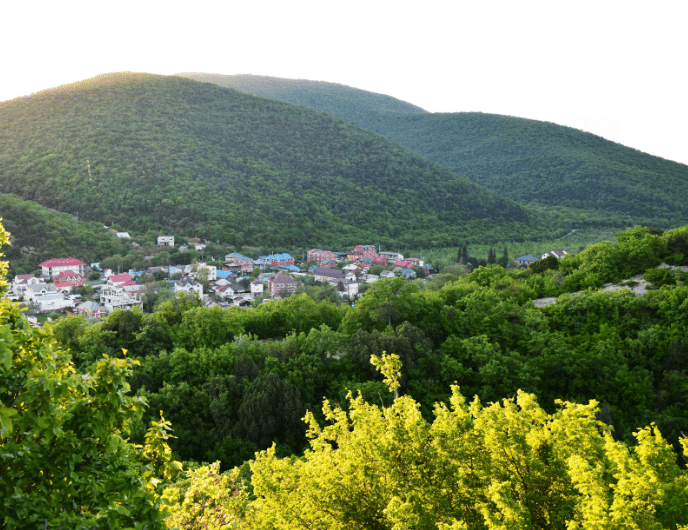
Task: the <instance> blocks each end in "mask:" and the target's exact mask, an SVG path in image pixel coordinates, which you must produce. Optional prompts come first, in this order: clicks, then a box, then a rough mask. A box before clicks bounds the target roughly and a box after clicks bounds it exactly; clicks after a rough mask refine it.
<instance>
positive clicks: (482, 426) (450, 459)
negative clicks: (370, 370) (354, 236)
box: [246, 355, 688, 530]
mask: <svg viewBox="0 0 688 530" xmlns="http://www.w3.org/2000/svg"><path fill="white" fill-rule="evenodd" d="M376 364H377V365H378V367H379V368H380V369H381V370H382V371H383V373H384V375H385V382H386V383H387V384H388V385H389V389H390V391H392V392H394V391H395V389H396V387H397V386H398V369H399V366H398V359H396V358H395V356H386V355H383V357H382V359H378V360H376ZM323 411H324V414H325V418H326V420H327V425H326V426H325V427H321V425H320V424H319V423H318V422H317V421H316V420H315V417H314V416H313V415H312V414H311V413H307V414H306V418H305V420H306V421H307V423H308V425H309V431H308V437H309V438H310V449H309V450H307V451H306V452H305V453H304V456H303V458H301V459H285V458H278V457H277V455H276V453H275V449H274V447H273V448H272V449H269V450H268V451H264V452H261V453H260V454H259V455H257V458H256V459H255V461H253V462H251V470H252V472H253V476H252V479H251V483H252V486H253V487H254V493H255V495H256V500H255V501H254V502H253V503H252V506H251V507H250V512H249V513H250V515H249V516H248V517H247V519H246V520H247V521H248V522H249V523H250V526H251V527H253V528H261V529H278V528H279V529H287V530H291V529H306V528H308V529H311V528H317V529H326V528H327V529H337V530H339V529H341V530H344V529H349V528H366V529H385V530H387V529H389V530H398V529H427V530H430V529H437V528H439V529H442V530H451V529H464V530H468V529H470V530H498V529H506V528H510V529H517V530H527V529H528V530H530V529H537V530H550V529H555V530H557V529H561V530H570V529H584V528H610V529H619V530H620V529H625V528H654V529H658V530H659V529H676V528H684V526H681V525H686V524H687V523H688V511H687V510H686V502H688V475H687V474H686V472H685V471H683V470H681V469H680V468H679V466H678V465H677V464H676V461H675V459H676V455H675V454H674V453H673V451H672V449H671V447H670V446H669V445H668V444H667V443H666V442H665V441H664V439H663V438H662V436H661V434H660V433H659V431H658V430H657V429H656V428H654V427H651V428H648V429H643V430H641V431H639V432H638V433H637V439H638V445H637V447H635V448H633V449H630V450H629V448H628V447H626V446H625V445H623V444H621V443H618V442H615V441H614V440H613V439H612V437H611V436H610V435H609V434H608V432H605V431H607V427H606V426H605V425H604V424H602V423H601V422H599V421H597V420H596V419H595V415H596V412H597V406H596V403H595V402H591V403H590V404H588V405H579V404H572V403H562V402H560V403H559V404H558V410H557V411H556V412H554V413H553V414H547V413H546V412H545V411H544V410H543V409H542V408H541V407H540V406H539V405H538V403H537V402H536V400H535V397H534V396H533V395H530V394H526V393H523V392H520V391H519V392H518V393H517V395H516V396H515V397H514V398H512V399H505V400H504V401H503V402H502V403H493V404H491V405H489V406H486V407H483V406H482V405H481V403H480V401H479V400H478V399H477V398H476V399H475V400H474V401H473V402H472V403H471V404H470V405H468V404H467V403H466V402H465V400H464V398H463V397H462V396H461V394H460V393H459V390H458V387H456V386H454V387H452V394H451V398H450V400H449V404H444V403H442V404H437V405H436V406H435V410H434V414H435V419H434V421H433V422H428V421H426V420H425V419H424V418H423V416H422V415H421V414H420V410H419V405H418V404H417V403H416V402H415V401H414V400H413V399H412V398H411V397H409V396H402V397H398V398H396V399H394V402H393V404H392V405H391V406H389V407H383V408H380V407H378V406H375V405H372V404H370V403H367V402H365V401H364V400H363V398H362V397H361V396H360V395H359V396H358V397H354V396H353V395H351V394H349V407H348V412H347V411H345V410H343V409H341V408H338V407H337V408H332V407H331V406H330V404H329V403H328V402H325V404H324V406H323ZM683 445H684V447H688V443H686V441H685V440H683Z"/></svg>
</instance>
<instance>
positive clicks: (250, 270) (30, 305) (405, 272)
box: [7, 233, 570, 321]
mask: <svg viewBox="0 0 688 530" xmlns="http://www.w3.org/2000/svg"><path fill="white" fill-rule="evenodd" d="M125 234H126V233H123V237H124V235H125ZM126 235H127V236H128V234H126ZM156 246H157V247H158V251H159V252H160V253H164V255H166V254H167V250H168V249H169V250H170V251H172V252H175V253H184V252H188V251H189V250H194V251H196V253H192V254H194V255H198V256H203V257H205V255H204V253H203V252H204V250H205V248H206V244H204V243H199V242H196V243H183V244H180V245H176V246H175V238H174V236H159V237H158V238H157V245H156ZM215 250H217V248H215ZM569 253H570V252H569V251H558V250H554V251H551V252H548V253H546V254H544V255H543V256H542V259H544V258H546V257H548V256H554V257H556V258H560V257H563V256H564V255H566V254H569ZM161 255H163V254H161ZM146 258H148V259H149V261H152V262H156V260H155V256H146ZM538 259H539V258H536V257H534V256H530V255H526V256H520V257H518V258H516V259H515V262H514V265H517V266H522V267H523V266H528V265H530V264H531V263H534V262H535V261H538ZM157 261H159V260H157ZM476 261H477V260H476ZM480 264H483V263H482V262H481V263H480ZM40 267H41V271H40V273H36V274H20V275H17V276H15V277H14V279H13V280H12V282H11V284H10V289H9V291H8V294H7V296H8V297H9V298H11V299H12V300H17V301H20V302H21V303H23V304H24V305H25V307H26V309H27V316H28V317H29V318H30V319H31V320H36V321H37V320H38V319H39V318H40V315H48V314H54V313H67V314H78V315H83V316H85V317H86V318H88V319H98V318H101V317H103V316H104V315H106V314H108V313H110V312H112V311H114V310H116V309H124V310H127V309H131V308H133V307H138V308H139V309H141V310H143V311H148V312H149V311H152V310H153V308H154V306H155V304H156V303H158V302H160V301H162V300H164V299H166V298H171V297H182V296H186V297H198V298H199V299H200V300H202V302H203V304H204V305H205V306H206V307H221V308H229V307H242V308H249V307H254V306H256V305H257V304H260V303H263V302H265V301H268V300H280V299H282V298H285V297H287V296H290V295H291V294H294V293H297V292H305V291H306V290H307V289H308V288H309V287H318V288H323V287H325V288H326V289H325V290H327V293H328V294H329V295H330V296H331V297H334V300H339V301H338V302H337V303H350V304H353V303H355V301H356V299H357V298H358V297H360V296H361V295H362V294H363V293H364V292H365V290H366V289H367V286H368V285H370V284H372V283H374V282H376V281H378V280H380V279H385V278H393V277H403V278H404V279H406V280H408V281H421V282H424V281H426V279H431V278H433V277H435V276H437V273H438V271H437V270H436V269H435V268H434V267H432V266H431V265H430V264H427V263H425V261H424V260H423V259H421V258H417V257H405V256H403V255H402V254H400V253H398V252H390V251H380V250H379V249H377V248H376V247H375V246H374V245H357V246H355V247H353V248H351V249H349V250H347V251H341V252H337V251H334V250H327V249H319V248H313V249H310V250H308V252H307V253H305V254H304V255H303V256H302V258H301V259H296V258H295V257H294V256H292V255H290V254H288V253H273V254H266V255H257V257H250V256H246V255H244V254H241V253H238V252H229V253H227V254H225V255H224V256H221V257H219V259H217V258H216V259H213V258H212V256H208V260H207V261H196V260H195V259H194V260H193V262H190V263H187V264H177V265H163V264H161V265H158V266H151V267H147V268H146V269H145V270H134V269H130V270H128V271H126V272H125V271H120V270H117V271H115V270H112V269H110V268H103V267H101V264H100V263H90V264H86V263H84V262H83V261H81V260H79V259H78V258H75V257H66V258H64V257H59V258H53V259H49V260H47V261H45V262H43V263H41V264H40ZM327 288H329V290H328V289H327Z"/></svg>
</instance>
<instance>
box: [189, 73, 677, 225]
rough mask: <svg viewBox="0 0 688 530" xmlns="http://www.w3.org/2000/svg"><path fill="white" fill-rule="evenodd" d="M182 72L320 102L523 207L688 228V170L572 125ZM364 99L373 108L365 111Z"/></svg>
mask: <svg viewBox="0 0 688 530" xmlns="http://www.w3.org/2000/svg"><path fill="white" fill-rule="evenodd" d="M181 75H184V76H187V77H190V78H193V79H196V80H199V81H205V82H211V83H216V84H219V85H221V86H227V87H230V88H236V89H237V90H242V89H245V88H246V87H247V86H249V84H250V86H251V90H252V91H253V92H254V93H259V94H261V95H264V96H265V97H272V98H275V99H280V100H283V101H289V102H291V103H296V104H303V105H311V104H312V105H313V106H315V108H318V109H319V110H323V111H325V112H329V113H333V114H336V115H338V116H340V117H343V118H344V119H347V120H349V121H351V122H353V123H356V124H357V125H360V126H361V127H364V128H367V129H369V130H372V131H374V132H377V133H378V134H381V135H383V136H385V137H387V138H389V139H391V140H393V141H395V142H397V143H399V144H400V145H403V146H405V147H407V148H409V149H411V150H413V151H415V152H417V153H419V154H421V155H423V156H425V157H427V158H429V159H431V160H433V161H434V162H436V163H438V164H440V165H441V166H442V167H445V168H447V169H449V170H450V171H453V172H455V173H457V174H460V175H463V176H465V177H467V178H469V179H471V180H472V181H473V182H476V183H478V184H481V185H483V186H484V187H486V188H487V189H490V190H492V191H494V192H496V193H498V194H500V195H502V196H505V197H508V198H511V199H513V200H516V201H519V202H522V203H525V204H531V205H537V206H544V207H550V206H556V207H565V208H570V209H572V210H574V211H576V212H578V213H579V214H580V215H582V216H584V217H585V216H595V217H599V218H601V219H605V220H606V222H608V223H609V224H612V225H616V226H630V225H634V224H655V225H659V226H663V227H670V226H679V225H681V224H685V223H686V222H688V206H686V204H685V202H686V201H684V200H682V199H681V197H686V196H688V166H686V165H684V164H680V163H678V162H674V161H670V160H666V159H663V158H660V157H656V156H653V155H649V154H647V153H643V152H642V151H639V150H637V149H633V148H630V147H626V146H623V145H621V144H617V143H615V142H612V141H610V140H606V139H604V138H601V137H599V136H596V135H594V134H592V133H587V132H584V131H579V130H578V129H574V128H572V127H566V126H562V125H557V124H554V123H551V122H541V121H537V120H531V119H527V118H518V117H513V116H502V115H496V114H487V113H479V112H467V113H428V112H413V113H404V112H403V111H401V110H399V111H398V112H390V111H388V110H386V109H385V107H384V105H383V104H382V102H384V101H386V100H385V99H384V98H388V97H390V96H382V95H379V94H377V95H376V94H375V93H369V92H367V91H362V90H360V89H351V90H348V91H347V90H346V86H345V85H336V84H333V85H334V86H333V87H329V88H327V87H324V86H323V84H326V83H324V82H317V83H315V82H309V81H307V80H290V79H283V78H269V77H265V76H249V75H241V76H221V75H218V74H213V75H207V74H198V73H196V74H181ZM325 90H330V93H331V97H330V98H329V99H328V100H327V101H323V100H322V99H321V100H318V99H317V98H315V99H313V98H312V97H311V94H316V95H317V94H318V93H321V92H323V91H325ZM335 95H338V96H337V97H340V98H341V99H340V100H339V101H337V100H336V98H335ZM393 99H394V98H393ZM311 100H312V101H311ZM357 101H358V102H359V103H358V104H359V105H360V107H359V108H362V109H365V111H359V110H357V107H356V105H357V103H356V102H357ZM397 101H399V100H397ZM401 103H403V104H404V105H406V106H407V108H412V107H414V106H413V105H412V104H410V103H406V102H401ZM401 103H400V107H399V109H401V108H404V107H403V105H401ZM376 104H377V105H378V106H379V108H377V109H376V108H375V105H376ZM418 109H419V108H418ZM420 110H422V109H420ZM657 183H660V184H661V185H660V186H656V185H655V184H657Z"/></svg>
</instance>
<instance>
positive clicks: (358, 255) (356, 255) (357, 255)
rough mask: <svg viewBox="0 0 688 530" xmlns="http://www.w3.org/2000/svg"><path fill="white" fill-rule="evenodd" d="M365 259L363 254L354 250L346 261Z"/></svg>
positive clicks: (347, 256)
mask: <svg viewBox="0 0 688 530" xmlns="http://www.w3.org/2000/svg"><path fill="white" fill-rule="evenodd" d="M363 257H364V255H363V252H361V251H359V250H356V249H354V250H352V251H350V252H349V253H348V254H347V255H346V261H358V260H360V259H363Z"/></svg>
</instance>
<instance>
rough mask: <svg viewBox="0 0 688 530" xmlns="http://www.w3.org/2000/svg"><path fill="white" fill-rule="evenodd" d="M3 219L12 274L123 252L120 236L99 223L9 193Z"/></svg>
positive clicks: (0, 213)
mask: <svg viewBox="0 0 688 530" xmlns="http://www.w3.org/2000/svg"><path fill="white" fill-rule="evenodd" d="M0 217H2V224H3V225H4V226H5V228H6V229H7V231H8V232H9V233H10V242H11V244H10V245H6V246H4V247H2V249H0V251H1V252H3V253H4V254H5V257H6V258H7V259H8V260H9V274H10V277H13V276H14V275H15V274H22V273H29V272H33V271H35V270H36V269H37V268H38V265H39V264H40V263H41V262H43V261H46V260H48V259H51V258H58V257H61V258H66V257H69V256H73V257H77V258H79V259H81V260H82V261H85V262H86V263H91V262H92V261H97V260H99V259H102V258H104V257H106V256H112V255H113V254H119V253H123V249H124V245H123V243H122V242H121V241H120V240H119V239H117V237H116V236H115V235H114V234H113V233H111V232H109V231H108V230H107V229H105V228H104V227H103V225H102V224H99V223H95V222H88V223H87V222H83V221H78V220H77V219H76V218H74V216H72V215H69V214H66V213H60V212H56V211H53V210H49V209H47V208H44V207H42V206H40V205H38V204H36V203H34V202H30V201H25V200H22V199H20V198H19V197H16V196H14V195H9V194H0Z"/></svg>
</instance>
